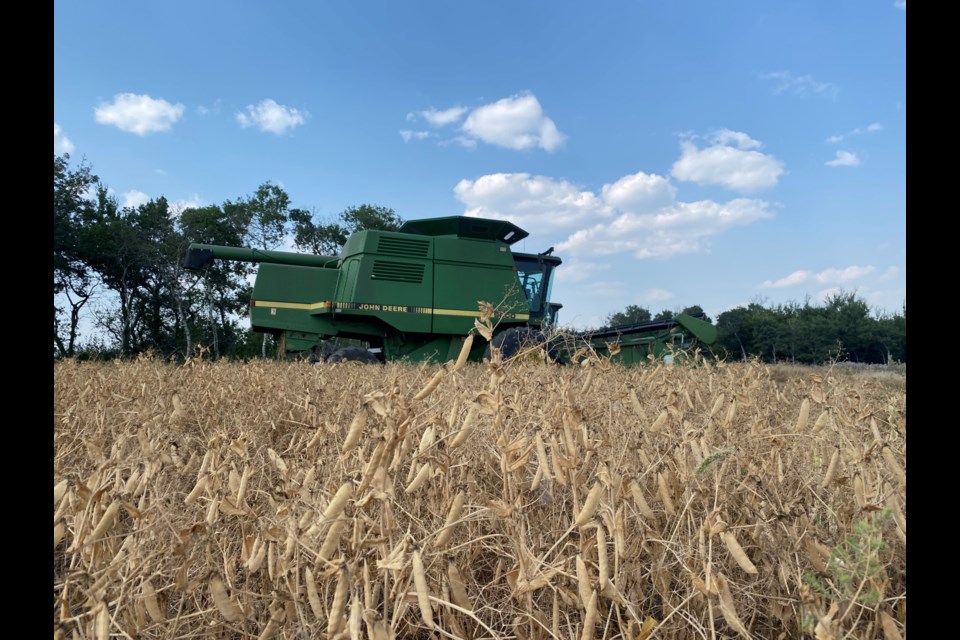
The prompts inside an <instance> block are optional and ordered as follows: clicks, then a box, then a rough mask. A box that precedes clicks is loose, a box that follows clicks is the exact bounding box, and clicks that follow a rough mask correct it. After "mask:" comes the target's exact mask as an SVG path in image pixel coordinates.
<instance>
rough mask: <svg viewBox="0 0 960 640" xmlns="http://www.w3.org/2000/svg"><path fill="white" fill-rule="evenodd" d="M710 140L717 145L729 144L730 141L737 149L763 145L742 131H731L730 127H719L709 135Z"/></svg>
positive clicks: (756, 147) (755, 147)
mask: <svg viewBox="0 0 960 640" xmlns="http://www.w3.org/2000/svg"><path fill="white" fill-rule="evenodd" d="M710 140H711V142H713V143H714V144H718V145H726V146H729V145H730V143H731V142H732V143H733V144H734V145H736V147H737V148H738V149H759V148H760V147H762V146H763V144H761V143H760V142H758V141H757V140H754V139H753V138H751V137H750V136H748V135H747V134H745V133H743V132H742V131H731V130H730V129H720V130H719V131H715V132H714V133H713V134H712V135H711V136H710Z"/></svg>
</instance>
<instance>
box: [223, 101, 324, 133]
mask: <svg viewBox="0 0 960 640" xmlns="http://www.w3.org/2000/svg"><path fill="white" fill-rule="evenodd" d="M306 115H309V114H307V113H306V112H305V111H300V110H299V109H294V108H292V107H285V106H283V105H282V104H277V103H276V102H275V101H274V100H272V99H270V98H267V99H266V100H261V101H260V103H259V104H257V105H252V104H250V105H247V111H246V113H243V112H238V113H237V122H239V123H240V126H241V127H243V128H244V129H246V128H247V127H253V126H255V127H257V128H258V129H260V131H264V132H268V133H274V134H276V135H281V134H283V133H285V132H287V131H288V130H290V129H292V128H294V127H298V126H300V125H302V124H303V123H304V122H306V118H305V116H306Z"/></svg>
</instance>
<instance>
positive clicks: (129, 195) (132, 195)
mask: <svg viewBox="0 0 960 640" xmlns="http://www.w3.org/2000/svg"><path fill="white" fill-rule="evenodd" d="M148 202H150V196H148V195H147V194H145V193H144V192H143V191H136V190H133V191H127V192H125V193H124V194H123V206H124V207H126V208H129V209H135V208H137V207H139V206H140V205H142V204H147V203H148Z"/></svg>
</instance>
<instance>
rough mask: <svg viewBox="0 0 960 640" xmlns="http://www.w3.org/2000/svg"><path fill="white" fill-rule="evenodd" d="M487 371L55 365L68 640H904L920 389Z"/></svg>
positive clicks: (602, 371) (589, 367) (595, 366)
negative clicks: (908, 489)
mask: <svg viewBox="0 0 960 640" xmlns="http://www.w3.org/2000/svg"><path fill="white" fill-rule="evenodd" d="M469 341H470V338H468V341H467V342H465V344H466V346H465V349H469V348H470V343H469ZM462 360H463V359H457V361H455V362H454V361H451V362H450V363H447V364H444V365H415V364H406V365H402V364H388V365H385V366H362V365H357V364H355V363H339V364H335V365H324V366H319V367H308V366H304V365H303V364H300V363H281V362H266V361H259V362H253V363H248V364H230V363H226V362H215V363H214V362H207V361H200V360H194V361H190V362H188V363H187V364H185V365H172V364H167V363H163V362H160V361H158V360H152V359H141V360H139V361H136V362H115V363H78V362H61V363H57V364H56V365H55V370H54V374H55V405H54V442H55V459H54V633H55V637H63V638H108V637H111V636H116V637H121V636H123V637H126V636H129V637H140V638H168V637H184V638H189V637H224V638H247V637H249V638H268V637H274V638H304V637H328V638H374V639H381V638H413V637H420V638H428V637H436V638H440V637H445V638H614V637H629V638H632V639H635V638H647V637H658V638H691V637H703V638H716V637H735V636H739V637H744V638H751V637H753V638H777V637H784V638H786V637H800V636H803V635H806V636H808V637H817V638H834V637H836V638H839V637H842V636H843V635H845V634H847V635H854V636H856V637H862V638H874V637H875V638H885V639H890V638H897V637H902V636H903V635H904V634H905V629H906V568H905V556H906V518H905V515H906V493H905V485H906V465H905V460H906V422H905V404H906V397H905V393H904V392H903V390H902V389H897V388H891V387H890V386H889V385H881V384H876V383H873V382H871V381H858V380H856V379H850V378H841V377H833V376H831V375H829V373H824V374H823V375H821V374H813V373H803V374H801V375H797V376H796V377H793V378H789V379H786V380H784V379H782V376H778V377H777V378H776V379H775V378H774V377H773V376H771V373H770V369H769V368H767V367H765V366H763V365H760V364H758V363H744V364H735V365H732V364H725V363H716V362H704V361H703V360H702V358H701V359H699V360H698V361H697V362H696V364H697V365H698V366H690V367H688V366H664V365H662V364H651V365H649V366H644V367H638V368H630V369H625V368H622V367H619V366H617V365H614V364H611V363H610V362H609V361H607V360H605V359H603V358H598V357H595V356H592V357H588V358H585V359H584V360H582V361H581V362H580V363H579V364H578V365H575V366H566V367H558V366H546V365H543V364H539V363H536V364H532V363H530V362H529V361H527V362H524V361H515V362H504V361H502V360H501V359H499V358H496V357H495V358H494V360H493V362H491V363H485V364H471V363H465V362H464V361H462Z"/></svg>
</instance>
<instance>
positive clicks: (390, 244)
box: [377, 236, 430, 258]
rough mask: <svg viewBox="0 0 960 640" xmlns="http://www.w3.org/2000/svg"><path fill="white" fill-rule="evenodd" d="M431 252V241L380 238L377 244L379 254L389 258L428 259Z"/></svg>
mask: <svg viewBox="0 0 960 640" xmlns="http://www.w3.org/2000/svg"><path fill="white" fill-rule="evenodd" d="M429 252H430V241H429V240H411V239H407V238H391V237H390V236H380V241H379V242H378V243H377V253H380V254H382V255H387V256H401V257H404V258H426V257H427V254H428V253H429Z"/></svg>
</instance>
